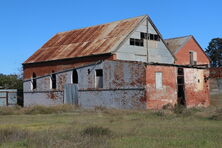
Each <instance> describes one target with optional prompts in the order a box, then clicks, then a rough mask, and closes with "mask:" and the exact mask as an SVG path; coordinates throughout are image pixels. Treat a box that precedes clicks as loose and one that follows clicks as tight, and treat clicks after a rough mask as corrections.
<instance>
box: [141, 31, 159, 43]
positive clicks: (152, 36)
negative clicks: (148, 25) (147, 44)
mask: <svg viewBox="0 0 222 148" xmlns="http://www.w3.org/2000/svg"><path fill="white" fill-rule="evenodd" d="M140 38H141V39H148V40H153V41H160V36H159V35H158V34H152V33H144V32H141V33H140Z"/></svg>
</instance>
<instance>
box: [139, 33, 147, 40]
mask: <svg viewBox="0 0 222 148" xmlns="http://www.w3.org/2000/svg"><path fill="white" fill-rule="evenodd" d="M140 38H141V39H148V34H147V33H144V32H141V33H140Z"/></svg>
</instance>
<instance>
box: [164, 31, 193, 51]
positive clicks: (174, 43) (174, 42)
mask: <svg viewBox="0 0 222 148" xmlns="http://www.w3.org/2000/svg"><path fill="white" fill-rule="evenodd" d="M191 38H192V35H188V36H183V37H176V38H170V39H165V42H166V44H167V46H168V47H169V49H170V50H171V52H172V53H173V54H176V53H177V52H178V51H179V50H180V49H181V48H182V47H183V46H184V45H185V44H186V43H187V42H188V41H189V40H190V39H191Z"/></svg>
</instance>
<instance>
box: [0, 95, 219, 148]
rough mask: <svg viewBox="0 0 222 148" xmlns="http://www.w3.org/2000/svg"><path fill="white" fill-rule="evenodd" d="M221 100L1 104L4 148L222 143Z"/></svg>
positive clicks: (0, 141)
mask: <svg viewBox="0 0 222 148" xmlns="http://www.w3.org/2000/svg"><path fill="white" fill-rule="evenodd" d="M220 99H222V98H220ZM219 103H220V101H218V99H217V97H215V96H213V99H212V104H213V105H214V106H211V107H209V108H207V109H203V108H200V109H184V108H176V109H172V110H161V111H150V110H149V111H129V110H128V111H126V110H125V111H123V110H122V111H121V110H108V109H104V108H101V107H98V108H96V109H94V110H83V109H80V108H76V107H73V106H68V105H63V106H55V107H41V106H36V107H31V108H19V107H16V108H0V147H4V148H5V147H9V148H10V147H13V148H14V147H19V148H25V147H38V148H40V147H41V148H42V147H43V148H44V147H53V148H63V147H64V148H65V147H78V148H79V147H86V148H93V147H96V148H97V147H114V148H130V147H132V148H134V147H136V148H137V147H142V148H143V147H151V148H152V147H155V148H156V147H157V148H162V147H163V148H174V147H191V148H192V147H193V148H194V147H195V148H196V147H201V148H202V147H206V148H208V147H216V148H217V147H222V102H221V104H219ZM215 105H216V106H215Z"/></svg>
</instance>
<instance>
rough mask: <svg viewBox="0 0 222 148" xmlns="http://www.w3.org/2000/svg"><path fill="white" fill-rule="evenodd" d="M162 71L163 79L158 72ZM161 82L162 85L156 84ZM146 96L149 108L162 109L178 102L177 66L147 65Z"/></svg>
mask: <svg viewBox="0 0 222 148" xmlns="http://www.w3.org/2000/svg"><path fill="white" fill-rule="evenodd" d="M157 73H162V80H161V79H156V74H157ZM157 83H158V84H159V83H160V84H161V83H162V87H161V86H158V87H159V88H157V86H156V84H157ZM146 96H147V108H148V109H161V108H162V107H163V106H164V105H167V104H171V105H175V104H176V103H177V67H173V66H157V65H148V66H147V67H146Z"/></svg>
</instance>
